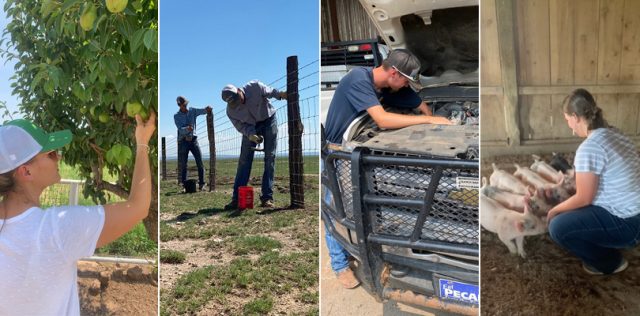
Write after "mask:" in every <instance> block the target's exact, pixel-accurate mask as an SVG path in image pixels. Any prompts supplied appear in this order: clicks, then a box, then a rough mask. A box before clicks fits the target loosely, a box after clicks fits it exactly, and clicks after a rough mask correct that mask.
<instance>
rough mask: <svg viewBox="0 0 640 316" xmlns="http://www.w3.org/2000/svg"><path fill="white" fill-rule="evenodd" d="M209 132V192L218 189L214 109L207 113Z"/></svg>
mask: <svg viewBox="0 0 640 316" xmlns="http://www.w3.org/2000/svg"><path fill="white" fill-rule="evenodd" d="M207 134H208V136H209V192H211V191H215V190H216V134H215V130H214V127H213V111H212V112H210V113H207Z"/></svg>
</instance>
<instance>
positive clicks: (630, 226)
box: [549, 205, 640, 274]
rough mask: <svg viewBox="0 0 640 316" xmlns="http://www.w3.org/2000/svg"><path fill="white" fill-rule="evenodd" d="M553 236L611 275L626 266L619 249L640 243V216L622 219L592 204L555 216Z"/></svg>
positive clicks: (590, 263)
mask: <svg viewBox="0 0 640 316" xmlns="http://www.w3.org/2000/svg"><path fill="white" fill-rule="evenodd" d="M549 235H551V239H553V240H554V241H555V242H556V243H557V244H559V245H560V246H562V247H563V248H565V249H567V250H568V251H569V252H571V253H572V254H574V255H576V256H578V257H579V258H580V259H582V261H583V262H584V263H586V264H588V265H590V266H591V267H593V268H595V269H597V270H598V271H600V272H602V273H605V274H609V273H612V272H613V271H614V270H615V269H616V268H617V267H618V266H620V264H621V263H622V254H621V253H620V251H619V250H618V249H622V248H631V247H634V246H635V245H637V244H638V240H639V239H640V215H636V216H634V217H630V218H619V217H617V216H615V215H612V214H611V213H609V212H608V211H607V210H605V209H604V208H602V207H599V206H596V205H589V206H585V207H582V208H579V209H577V210H574V211H570V212H565V213H561V214H560V215H557V216H556V217H554V218H553V219H552V220H551V223H550V224H549Z"/></svg>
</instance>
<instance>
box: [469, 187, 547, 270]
mask: <svg viewBox="0 0 640 316" xmlns="http://www.w3.org/2000/svg"><path fill="white" fill-rule="evenodd" d="M480 210H481V211H480V224H481V225H482V227H484V228H485V229H486V230H488V231H490V232H493V233H496V234H498V238H499V239H500V240H501V241H502V242H503V243H504V244H505V245H506V246H507V248H509V252H510V253H512V254H519V255H520V256H521V257H522V258H525V257H526V253H525V251H524V236H532V235H539V234H542V233H544V232H545V231H546V230H547V226H546V223H545V222H544V221H543V220H542V219H541V218H539V217H537V216H535V215H533V214H532V213H531V212H530V211H529V207H528V206H525V208H524V213H518V212H514V211H512V210H510V209H508V208H506V207H504V206H502V205H501V204H500V203H498V202H497V201H495V200H493V199H491V198H489V197H487V196H486V195H483V194H480ZM514 241H515V243H514Z"/></svg>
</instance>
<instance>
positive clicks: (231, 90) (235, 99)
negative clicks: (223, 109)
mask: <svg viewBox="0 0 640 316" xmlns="http://www.w3.org/2000/svg"><path fill="white" fill-rule="evenodd" d="M222 100H223V101H224V102H227V105H229V106H236V105H238V104H239V103H240V94H238V88H236V86H234V85H232V84H228V85H226V86H224V88H222Z"/></svg>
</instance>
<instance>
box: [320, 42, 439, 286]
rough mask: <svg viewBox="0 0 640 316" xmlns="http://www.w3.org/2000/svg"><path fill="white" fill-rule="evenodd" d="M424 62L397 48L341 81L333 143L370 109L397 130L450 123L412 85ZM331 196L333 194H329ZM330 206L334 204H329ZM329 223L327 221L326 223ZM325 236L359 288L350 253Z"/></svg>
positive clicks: (329, 128)
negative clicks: (390, 108)
mask: <svg viewBox="0 0 640 316" xmlns="http://www.w3.org/2000/svg"><path fill="white" fill-rule="evenodd" d="M420 67H421V66H420V61H419V60H418V58H417V57H415V56H414V55H413V54H411V53H410V52H409V51H407V50H404V49H397V50H394V51H393V52H391V54H389V57H388V58H387V59H385V60H384V61H383V62H382V65H381V66H379V67H377V68H373V69H371V68H365V67H360V68H354V69H352V70H351V71H350V72H349V73H348V74H347V75H345V76H344V77H343V78H342V79H341V80H340V83H339V84H338V87H337V88H336V91H335V94H334V95H333V99H331V104H330V106H329V112H328V114H327V120H326V123H325V129H324V131H325V136H326V139H327V141H328V142H329V143H333V144H342V142H343V140H342V137H343V134H344V132H345V131H346V130H347V128H348V126H349V124H351V122H352V121H353V120H354V119H355V118H356V117H357V116H358V115H360V114H361V113H363V112H364V111H367V113H368V114H369V115H370V116H371V118H372V119H373V120H374V121H375V123H376V124H377V125H378V127H380V128H385V129H393V128H402V127H407V126H411V125H417V124H446V125H450V124H451V122H450V121H449V120H448V119H447V118H444V117H439V116H433V115H432V112H431V109H429V107H428V106H427V104H426V102H424V101H422V99H421V98H420V97H419V96H418V94H417V93H416V92H415V91H413V90H412V89H411V88H410V87H409V83H410V82H417V81H418V76H419V74H420ZM383 103H384V104H385V105H389V106H394V107H401V108H410V109H415V108H418V109H419V110H420V112H422V114H424V115H405V114H397V113H391V112H387V111H385V109H384V108H383V107H382V104H383ZM325 198H327V199H331V196H330V195H329V196H327V197H325ZM329 205H330V203H329ZM325 225H326V224H325ZM325 231H326V234H325V239H326V242H327V248H329V257H330V259H331V269H332V270H333V271H334V272H335V273H336V276H337V278H338V280H339V281H340V283H342V285H343V286H344V287H345V288H348V289H351V288H355V287H356V286H358V284H360V282H359V281H358V280H357V278H356V277H355V275H354V273H353V271H351V268H350V267H349V261H348V258H349V253H348V252H347V251H346V250H345V249H344V247H342V246H341V245H340V244H339V243H338V242H337V241H336V240H335V239H334V238H333V236H332V235H331V232H330V231H329V230H328V229H326V226H325Z"/></svg>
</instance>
